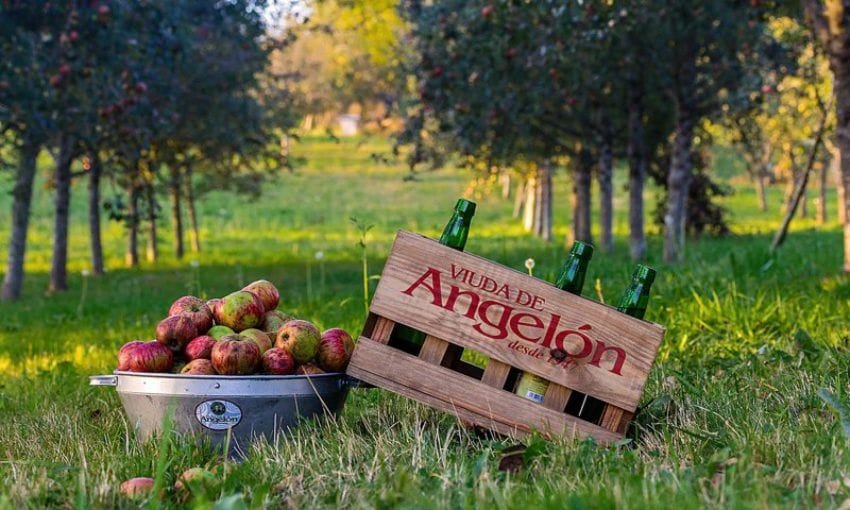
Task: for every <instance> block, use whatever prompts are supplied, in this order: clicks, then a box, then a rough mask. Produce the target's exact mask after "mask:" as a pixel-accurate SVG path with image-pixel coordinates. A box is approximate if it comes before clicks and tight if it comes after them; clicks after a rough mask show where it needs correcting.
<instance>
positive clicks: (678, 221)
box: [664, 100, 696, 262]
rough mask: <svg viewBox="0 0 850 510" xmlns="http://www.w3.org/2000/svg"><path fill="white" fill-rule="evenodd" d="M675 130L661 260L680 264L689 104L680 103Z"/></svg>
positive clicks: (691, 123) (688, 184)
mask: <svg viewBox="0 0 850 510" xmlns="http://www.w3.org/2000/svg"><path fill="white" fill-rule="evenodd" d="M677 103H678V104H677V105H676V106H677V108H676V131H675V136H674V139H673V148H672V153H671V156H670V172H669V174H668V175H667V211H666V213H665V214H664V261H665V262H680V261H681V260H682V258H683V257H684V254H685V227H686V221H687V206H688V193H689V191H690V187H691V177H692V175H691V172H692V168H691V166H692V165H691V146H692V140H693V136H694V123H695V121H696V118H695V115H694V112H693V111H692V110H691V106H690V104H689V102H687V101H682V100H679V101H677Z"/></svg>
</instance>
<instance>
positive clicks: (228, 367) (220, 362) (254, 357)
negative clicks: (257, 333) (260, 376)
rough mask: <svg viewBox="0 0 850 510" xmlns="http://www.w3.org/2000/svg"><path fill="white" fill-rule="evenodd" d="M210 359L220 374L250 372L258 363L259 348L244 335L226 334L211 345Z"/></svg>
mask: <svg viewBox="0 0 850 510" xmlns="http://www.w3.org/2000/svg"><path fill="white" fill-rule="evenodd" d="M211 361H212V366H213V368H214V369H215V371H216V372H218V373H219V374H222V375H247V374H252V373H254V370H256V368H257V366H258V365H259V364H260V348H259V347H257V344H255V343H254V342H253V341H252V340H251V339H250V338H248V337H246V336H242V335H239V334H235V335H227V336H226V337H224V338H222V339H221V340H219V341H218V342H216V344H215V346H213V350H212V357H211Z"/></svg>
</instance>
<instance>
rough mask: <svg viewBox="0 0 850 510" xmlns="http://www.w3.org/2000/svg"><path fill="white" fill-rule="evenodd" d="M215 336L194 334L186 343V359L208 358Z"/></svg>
mask: <svg viewBox="0 0 850 510" xmlns="http://www.w3.org/2000/svg"><path fill="white" fill-rule="evenodd" d="M213 345H215V338H213V337H211V336H207V335H201V336H196V337H195V338H193V339H192V340H190V341H189V343H188V344H186V351H185V354H186V359H188V360H189V361H192V360H195V359H210V355H211V354H212V348H213Z"/></svg>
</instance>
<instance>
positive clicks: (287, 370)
mask: <svg viewBox="0 0 850 510" xmlns="http://www.w3.org/2000/svg"><path fill="white" fill-rule="evenodd" d="M263 370H264V371H265V372H266V373H269V374H273V375H290V374H294V373H295V358H293V357H292V355H291V354H289V353H288V352H287V351H285V350H283V349H281V348H279V347H272V348H271V349H269V350H267V351H266V352H265V353H264V354H263Z"/></svg>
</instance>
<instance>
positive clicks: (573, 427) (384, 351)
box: [347, 337, 621, 443]
mask: <svg viewBox="0 0 850 510" xmlns="http://www.w3.org/2000/svg"><path fill="white" fill-rule="evenodd" d="M347 373H348V374H349V375H351V376H353V377H356V378H358V379H361V380H363V381H366V382H368V383H372V384H375V385H376V386H381V387H384V388H386V389H389V390H390V391H394V392H396V393H399V394H401V395H404V396H407V397H410V398H413V399H415V400H420V401H422V402H423V403H426V404H428V405H432V406H434V407H438V408H439V409H442V410H444V411H447V412H451V413H454V414H456V415H457V416H459V417H461V418H462V419H464V420H467V421H470V422H472V423H475V424H477V425H481V426H484V427H488V428H491V429H493V430H495V431H497V432H499V433H505V431H514V430H515V431H516V432H518V433H528V432H530V431H532V430H538V431H540V432H541V433H543V434H546V435H565V436H568V437H573V436H575V437H587V436H592V437H594V438H596V439H597V440H598V441H600V442H604V443H608V442H612V441H616V440H618V439H620V438H621V436H620V435H619V434H617V433H615V432H611V431H609V430H606V429H604V428H602V427H599V426H597V425H594V424H592V423H588V422H585V421H583V420H579V419H577V418H574V417H572V416H569V415H566V414H564V413H559V412H556V411H553V410H551V409H547V408H546V407H544V406H541V405H539V404H536V403H534V402H531V401H529V400H526V399H524V398H522V397H518V396H516V395H514V394H513V393H510V392H507V391H504V390H498V389H495V388H491V387H489V386H487V385H486V384H484V383H483V382H481V381H475V380H472V379H470V378H468V377H466V376H463V375H460V374H457V373H455V372H454V371H452V370H449V369H447V368H444V367H440V366H435V365H432V364H430V363H427V362H425V361H423V360H421V359H419V358H417V357H414V356H410V355H409V354H406V353H404V352H401V351H399V350H397V349H393V348H392V347H389V346H386V345H382V344H380V343H378V342H374V341H372V340H370V339H368V338H363V337H361V338H360V339H359V340H358V344H357V349H356V350H355V353H354V355H353V356H352V359H351V362H350V363H349V367H348V370H347ZM423 395H425V396H427V399H424V398H422V397H423ZM458 410H463V411H464V414H465V416H461V414H460V413H459V412H458Z"/></svg>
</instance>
